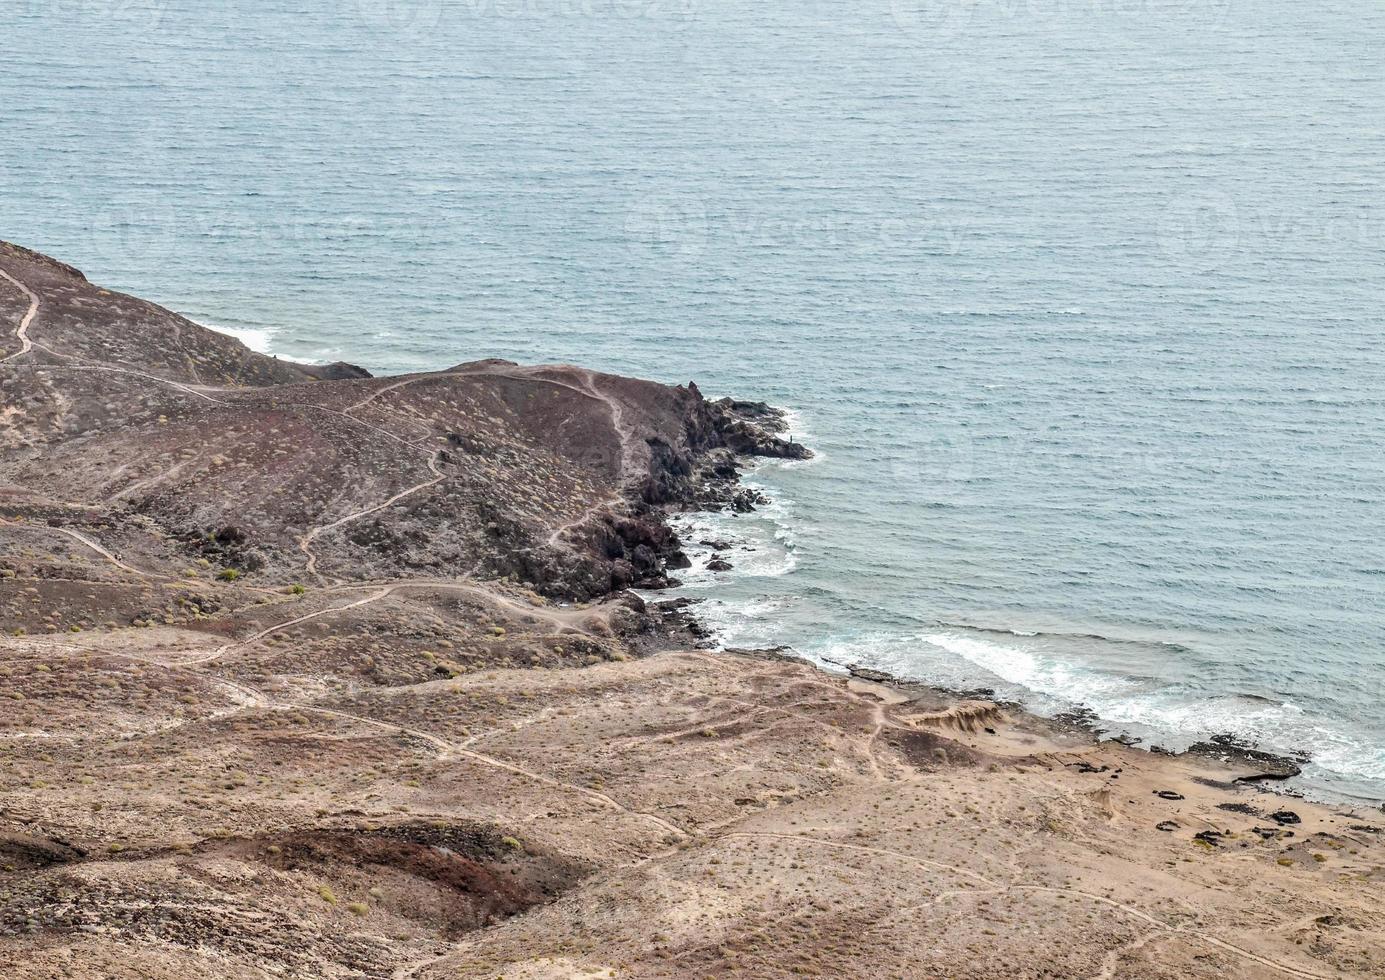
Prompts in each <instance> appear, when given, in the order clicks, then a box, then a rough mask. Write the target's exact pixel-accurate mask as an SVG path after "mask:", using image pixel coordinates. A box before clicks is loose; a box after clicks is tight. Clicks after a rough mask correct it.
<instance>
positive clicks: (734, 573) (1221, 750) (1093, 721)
mask: <svg viewBox="0 0 1385 980" xmlns="http://www.w3.org/2000/svg"><path fill="white" fill-rule="evenodd" d="M772 411H773V413H775V417H776V419H777V420H778V421H779V422H781V423H785V425H784V427H783V428H780V429H776V430H775V432H776V434H780V435H787V434H789V433H792V434H794V436H795V438H797V437H798V436H799V435H800V434H801V433H802V432H803V431H804V430H803V429H802V427H801V425H800V426H799V427H797V428H795V427H794V425H793V422H794V420H795V419H799V420H800V421H801V417H800V416H798V414H797V413H795V412H794V411H793V410H791V409H787V408H783V407H781V406H773V407H772ZM799 441H803V440H799ZM805 444H806V443H805ZM813 451H814V456H813V457H812V458H811V459H809V460H806V461H801V462H800V461H785V460H773V459H757V460H754V461H753V462H752V464H751V466H750V467H749V468H748V469H747V471H746V473H745V474H744V476H745V477H747V478H750V479H751V480H752V483H751V485H752V486H754V487H756V490H757V492H761V493H763V494H764V495H765V496H766V498H767V499H766V500H765V501H763V503H771V504H772V503H774V501H775V500H776V499H777V497H778V492H782V491H778V492H777V491H776V488H775V487H774V484H773V476H772V474H773V473H774V472H775V471H776V470H777V469H778V468H779V467H784V466H801V465H812V464H814V463H817V462H819V461H820V460H821V459H823V458H825V457H823V456H821V454H819V452H818V450H817V449H816V448H814V450H813ZM765 472H767V473H769V474H770V476H769V478H768V479H767V480H766V481H765V483H766V484H767V486H760V485H759V484H758V483H756V482H754V477H755V476H756V474H758V473H765ZM768 520H769V521H770V522H771V523H773V524H775V525H778V524H780V521H779V520H777V519H775V518H768ZM723 537H725V538H726V539H727V540H726V542H725V543H727V544H729V545H731V548H730V549H721V550H725V551H727V552H728V553H727V554H726V557H728V558H731V559H732V560H733V562H734V560H735V558H736V551H737V550H738V548H739V547H740V546H743V545H744V544H746V543H747V542H749V541H750V540H751V539H750V538H749V537H747V536H746V535H745V534H743V533H742V534H740V535H739V536H738V535H737V528H736V526H735V525H734V523H733V524H730V525H729V527H728V529H727V530H726V532H725V534H724V535H723ZM717 552H718V549H711V551H710V553H709V554H710V556H711V557H720V555H718V553H717ZM788 555H789V558H788V561H789V563H790V564H789V566H788V567H787V568H785V569H784V570H783V571H782V572H775V573H771V577H772V578H778V577H779V575H782V574H785V573H787V572H791V571H792V568H793V567H794V566H795V565H796V564H797V560H796V559H795V558H794V557H793V553H792V550H791V549H790V550H789V552H788ZM719 574H720V573H719ZM724 574H725V575H726V576H727V577H728V579H729V580H734V579H735V578H736V577H738V576H746V577H751V578H756V577H761V576H762V575H763V574H764V573H763V572H757V571H749V572H746V571H743V570H742V569H741V568H740V567H739V566H738V565H737V566H735V567H733V568H731V569H730V570H728V571H725V572H724ZM718 579H719V575H718V576H715V577H711V578H707V579H706V580H704V581H700V582H698V583H697V584H696V585H695V586H693V587H692V590H693V591H692V593H691V594H689V592H687V591H682V592H680V598H684V597H686V598H688V599H690V600H691V602H692V605H691V606H690V607H687V608H690V609H691V613H690V614H691V615H692V616H694V617H696V616H697V615H698V607H699V606H701V605H703V604H704V603H706V602H709V601H711V602H715V601H716V593H717V590H718V588H719V585H720V584H721V583H720V582H719V580H718ZM658 600H659V594H658V593H653V594H651V596H650V601H651V602H656V603H657V602H658ZM767 601H769V602H773V601H774V600H773V599H770V600H767ZM704 619H705V617H704ZM938 625H939V626H940V627H947V626H954V627H958V628H962V629H968V630H980V631H984V632H996V633H1006V634H1013V635H1019V636H1025V635H1030V634H1026V633H1022V632H1021V633H1017V632H1016V631H1014V630H1011V629H1008V628H1003V627H979V626H974V625H973V626H966V625H962V624H948V623H942V622H939V623H938ZM703 627H704V629H703V631H701V632H699V633H698V634H697V636H698V638H699V639H700V640H704V641H706V640H712V641H714V642H716V643H717V644H718V646H716V647H715V649H744V648H746V647H747V644H746V643H745V642H744V641H743V640H739V639H727V638H725V637H723V636H721V635H720V634H721V633H722V632H723V631H725V630H726V629H727V628H728V627H727V625H725V624H720V625H719V624H716V623H715V621H704V623H703ZM1093 637H1094V638H1097V639H1103V640H1105V639H1107V638H1106V637H1104V636H1097V635H1095V634H1093ZM749 646H750V647H751V648H764V649H778V650H791V651H793V653H794V655H795V656H798V657H800V658H801V659H803V660H805V662H808V663H813V664H815V665H818V666H819V667H821V668H822V669H825V670H828V671H829V672H833V671H831V669H830V668H829V667H826V666H825V665H827V664H833V663H834V661H832V660H830V659H829V658H827V657H825V656H822V657H816V656H814V655H812V654H807V653H801V652H799V651H796V650H793V648H792V645H788V646H774V645H772V644H770V645H765V646H763V647H762V646H761V645H760V644H757V643H755V642H753V641H752V642H751V643H750V644H749ZM838 666H839V667H841V669H843V670H846V669H847V666H846V665H845V664H839V665H838ZM857 666H861V665H859V664H858V665H857ZM863 669H867V670H870V671H873V672H876V673H881V674H886V673H888V672H884V671H879V670H878V669H876V668H873V667H871V668H863ZM894 679H895V680H896V681H897V682H898V683H902V684H918V685H923V686H927V687H931V688H933V689H935V690H938V691H946V692H949V693H951V694H954V695H956V696H958V697H967V696H970V695H971V694H973V693H975V691H976V690H980V689H979V688H977V689H970V690H969V689H967V688H963V687H949V686H947V685H942V686H939V685H937V684H936V683H935V682H930V681H928V680H926V679H923V678H921V677H910V676H909V675H907V674H900V673H896V674H895V675H894ZM1013 686H1015V687H1018V688H1023V685H1022V684H1018V683H1016V684H1014V685H1013ZM986 690H987V691H988V692H989V696H991V697H994V696H995V693H996V692H995V691H994V690H993V689H990V688H987V689H986ZM1035 699H1037V700H1047V701H1051V702H1054V703H1053V704H1052V705H1051V710H1042V709H1039V708H1037V707H1036V706H1034V705H1033V704H1032V703H1031V701H1032V700H1035ZM1065 701H1066V699H1064V698H1061V697H1059V696H1056V695H1050V694H1044V693H1042V692H1032V691H1031V692H1030V698H1024V697H1019V698H1018V699H1016V700H1012V701H1011V700H1007V701H1006V702H1005V703H1007V704H1012V705H1014V706H1015V707H1018V708H1021V709H1022V710H1024V711H1025V712H1027V713H1029V714H1032V715H1034V716H1035V717H1038V718H1045V719H1048V720H1050V721H1061V720H1063V719H1071V720H1072V721H1073V723H1075V724H1078V725H1079V726H1080V727H1082V728H1083V729H1084V730H1086V731H1089V732H1090V733H1091V734H1092V735H1093V737H1095V738H1098V739H1102V738H1104V739H1105V740H1110V741H1117V742H1124V743H1125V744H1128V745H1134V746H1138V747H1139V748H1140V750H1141V751H1145V752H1149V753H1153V754H1161V755H1172V756H1184V755H1201V756H1206V757H1209V758H1218V757H1220V758H1226V759H1243V760H1247V761H1254V760H1256V759H1259V760H1260V761H1261V762H1263V764H1264V766H1265V768H1266V769H1267V773H1266V774H1265V775H1263V776H1261V777H1260V778H1261V779H1262V780H1263V781H1265V782H1267V783H1273V784H1274V787H1273V788H1274V789H1275V791H1276V792H1278V793H1280V794H1281V795H1284V796H1285V797H1288V798H1293V799H1307V800H1313V801H1315V802H1319V803H1322V804H1324V805H1354V806H1366V807H1370V808H1375V807H1379V808H1381V809H1382V810H1385V797H1375V796H1367V795H1361V794H1353V793H1350V792H1346V791H1344V790H1341V789H1334V788H1332V787H1331V786H1321V785H1303V781H1302V780H1301V779H1300V778H1299V777H1301V776H1302V766H1303V765H1305V764H1307V763H1309V762H1311V755H1309V754H1306V753H1300V754H1294V753H1291V752H1287V751H1274V750H1268V749H1265V748H1263V747H1262V744H1261V743H1260V742H1259V741H1258V740H1257V739H1255V738H1254V737H1252V736H1249V735H1247V734H1245V733H1243V732H1240V731H1236V730H1234V729H1232V730H1224V731H1212V730H1206V731H1192V730H1175V729H1164V730H1162V731H1159V730H1155V729H1154V728H1153V727H1151V726H1139V725H1131V724H1129V723H1125V722H1120V721H1116V720H1112V719H1108V718H1105V717H1103V716H1102V715H1101V714H1100V713H1099V712H1097V711H1094V710H1093V709H1091V708H1090V707H1088V706H1087V705H1085V704H1084V703H1082V702H1073V701H1066V703H1063V702H1065ZM1142 727H1143V728H1145V729H1148V731H1149V734H1144V735H1132V734H1131V732H1130V729H1131V728H1135V729H1137V730H1138V729H1140V728H1142ZM1163 740H1171V741H1174V742H1176V743H1178V742H1182V743H1186V747H1184V748H1179V749H1170V748H1168V747H1166V746H1165V745H1164V744H1162V743H1163Z"/></svg>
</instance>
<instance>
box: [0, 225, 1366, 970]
mask: <svg viewBox="0 0 1385 980" xmlns="http://www.w3.org/2000/svg"><path fill="white" fill-rule="evenodd" d="M0 396H2V397H0V628H2V629H3V639H0V704H4V705H6V707H5V709H4V710H3V712H0V973H3V975H4V976H6V977H15V978H50V977H78V978H86V977H91V978H98V977H99V978H102V980H107V978H120V980H124V978H130V980H133V978H141V980H146V978H159V980H162V978H168V980H172V978H175V977H176V978H188V977H205V978H209V980H210V978H218V980H222V978H251V977H254V978H262V977H321V978H328V977H331V978H337V977H381V978H385V977H391V978H409V977H417V978H420V980H433V978H441V977H450V978H451V977H475V978H482V977H485V978H493V977H496V976H504V977H507V978H511V980H513V978H516V977H522V978H536V977H552V978H568V977H589V978H596V977H613V976H614V977H721V976H747V977H757V978H758V977H778V976H786V977H787V976H804V975H808V976H843V977H920V978H933V977H968V978H996V977H1016V978H1018V977H1025V978H1030V977H1034V978H1037V977H1063V978H1067V977H1102V978H1115V977H1122V978H1124V977H1133V978H1174V977H1208V978H1211V977H1217V978H1235V977H1240V978H1262V977H1276V976H1286V977H1310V978H1313V977H1316V978H1328V977H1333V978H1335V977H1343V976H1359V977H1373V976H1382V975H1385V953H1382V949H1385V927H1382V922H1385V890H1383V889H1382V883H1383V882H1385V820H1382V819H1381V817H1380V814H1379V813H1378V812H1372V811H1370V810H1369V809H1368V808H1365V807H1360V808H1351V807H1341V806H1339V807H1329V806H1320V805H1316V804H1311V803H1307V802H1303V801H1299V800H1292V799H1286V798H1284V797H1281V796H1276V795H1274V794H1272V793H1269V792H1267V789H1266V787H1265V786H1262V785H1261V784H1260V781H1263V780H1267V779H1268V780H1273V779H1276V778H1279V773H1280V772H1281V770H1276V769H1273V768H1272V767H1271V765H1270V760H1265V759H1259V758H1257V757H1256V756H1255V755H1254V754H1253V753H1250V754H1247V753H1237V752H1231V751H1223V748H1224V747H1216V746H1214V747H1212V749H1209V750H1208V751H1204V752H1200V753H1192V754H1188V755H1185V756H1180V757H1170V756H1163V755H1156V754H1151V753H1146V752H1141V751H1138V750H1136V749H1133V748H1131V747H1128V746H1124V745H1117V744H1113V743H1110V742H1098V741H1097V740H1096V739H1094V738H1093V737H1092V736H1091V734H1090V733H1088V732H1085V731H1082V730H1080V728H1079V727H1077V726H1071V725H1064V724H1062V723H1059V722H1046V721H1043V720H1041V719H1037V718H1034V717H1031V716H1029V715H1026V714H1025V713H1023V712H1022V711H1019V710H1018V709H1016V708H1014V707H1013V706H1007V705H998V704H996V703H994V702H992V701H988V700H985V699H978V698H960V697H957V696H954V695H948V694H946V693H944V692H939V691H936V690H932V689H928V688H922V687H917V686H914V685H910V684H907V683H903V682H899V681H896V680H894V679H892V678H888V677H884V676H871V675H868V674H866V673H865V672H857V674H856V675H855V676H850V675H848V676H837V675H833V674H827V673H823V672H821V671H819V670H817V669H816V668H814V667H813V666H811V665H809V664H806V663H804V662H802V661H799V660H797V659H795V658H793V657H792V656H791V655H789V654H788V653H785V652H769V651H713V650H707V649H698V648H697V647H696V642H695V636H694V634H695V633H696V624H695V622H693V621H691V620H690V619H689V618H688V617H687V615H686V609H684V608H681V607H682V606H683V605H684V604H682V603H677V602H672V603H646V602H645V601H643V600H642V599H640V598H639V596H638V595H636V594H635V593H634V592H632V591H631V589H632V588H639V589H641V590H644V589H656V588H658V587H660V586H662V585H666V584H667V583H668V582H669V580H670V578H671V577H676V575H677V572H678V569H679V568H680V567H682V566H683V565H685V564H686V560H687V559H686V556H684V555H683V553H682V549H681V543H680V542H679V541H678V539H677V536H676V535H675V534H674V533H673V532H672V531H671V530H670V528H669V524H668V522H667V521H666V519H665V518H666V515H667V514H668V513H669V512H670V511H675V510H679V509H686V508H732V509H746V508H751V507H754V506H755V505H756V503H757V500H756V499H755V497H754V494H753V493H751V492H749V491H747V490H746V489H745V488H744V487H743V486H741V485H740V483H739V473H740V469H741V467H742V466H743V465H744V461H745V459H746V458H747V457H752V456H781V457H799V458H801V457H803V456H805V455H806V454H807V453H808V450H807V449H805V448H803V447H802V446H799V445H798V444H796V443H793V442H790V441H788V440H786V439H784V438H783V434H784V429H783V419H782V416H781V415H780V414H779V413H777V412H776V411H775V410H773V409H771V408H770V407H768V406H766V405H764V404H762V403H757V402H751V401H736V400H731V399H722V400H719V401H711V400H708V399H706V398H704V397H703V395H702V393H701V392H700V391H699V390H698V389H697V387H696V385H694V384H691V383H690V384H688V385H685V386H668V385H662V384H656V383H652V382H647V381H639V380H635V379H630V378H621V377H615V376H612V375H606V374H601V373H598V372H594V371H590V370H587V369H584V368H580V367H575V366H571V365H554V366H521V365H517V364H513V363H511V362H507V361H500V360H480V361H471V362H467V363H462V364H459V365H457V366H456V367H453V368H450V369H447V370H443V371H437V372H429V373H423V374H414V375H406V376H396V377H389V378H373V377H370V376H369V374H368V373H367V372H365V371H363V370H361V369H359V368H355V367H353V366H351V365H347V364H337V365H329V366H325V367H316V366H305V365H298V364H292V363H289V362H287V361H282V360H278V359H275V358H273V357H266V356H263V355H260V354H256V353H254V352H253V351H250V350H248V349H247V348H245V347H244V346H243V345H242V344H240V343H239V342H238V341H236V340H235V339H233V338H230V337H226V336H223V335H220V334H217V333H214V332H211V331H208V330H205V329H203V328H202V327H200V326H198V325H197V324H194V323H192V322H190V321H188V320H186V319H185V318H182V317H180V316H178V315H176V314H174V313H172V312H170V311H168V310H164V309H161V308H159V307H158V306H155V305H153V304H150V303H147V302H144V301H141V300H138V299H135V298H132V297H129V296H125V295H121V294H119V293H115V292H112V291H109V290H106V289H103V288H101V287H99V286H97V285H94V284H92V283H90V282H88V281H87V280H86V278H85V277H84V276H83V275H82V274H81V273H80V272H78V271H77V270H75V269H73V268H72V267H70V266H67V265H64V264H62V263H61V262H58V261H55V260H53V259H50V258H47V257H45V256H42V255H39V254H36V253H34V252H31V251H27V250H25V249H22V248H19V247H17V246H12V245H4V244H0Z"/></svg>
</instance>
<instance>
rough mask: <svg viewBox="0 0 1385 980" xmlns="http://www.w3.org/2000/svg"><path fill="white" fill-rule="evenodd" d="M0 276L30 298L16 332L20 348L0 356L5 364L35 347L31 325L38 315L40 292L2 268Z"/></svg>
mask: <svg viewBox="0 0 1385 980" xmlns="http://www.w3.org/2000/svg"><path fill="white" fill-rule="evenodd" d="M0 277H3V278H4V279H5V280H6V281H8V282H10V283H11V284H13V285H14V286H15V287H16V288H17V289H19V291H20V292H22V293H23V294H24V295H25V296H27V297H28V298H29V309H28V311H27V312H26V313H25V314H24V318H23V319H22V320H20V321H19V328H18V329H17V330H15V332H14V335H15V337H16V338H17V339H18V340H19V350H17V351H15V352H14V353H13V354H9V355H6V356H5V357H0V364H4V363H5V362H6V361H12V360H14V359H15V358H16V357H19V356H21V355H23V354H27V353H29V351H31V350H33V349H34V342H33V341H32V340H30V339H29V327H30V325H31V324H33V322H34V317H36V316H38V308H39V300H38V293H36V292H34V291H33V290H32V289H30V288H29V287H28V286H26V285H24V284H23V283H22V282H20V281H19V280H18V279H16V278H15V277H14V276H12V275H10V274H9V273H8V272H6V271H5V270H4V269H0Z"/></svg>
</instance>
